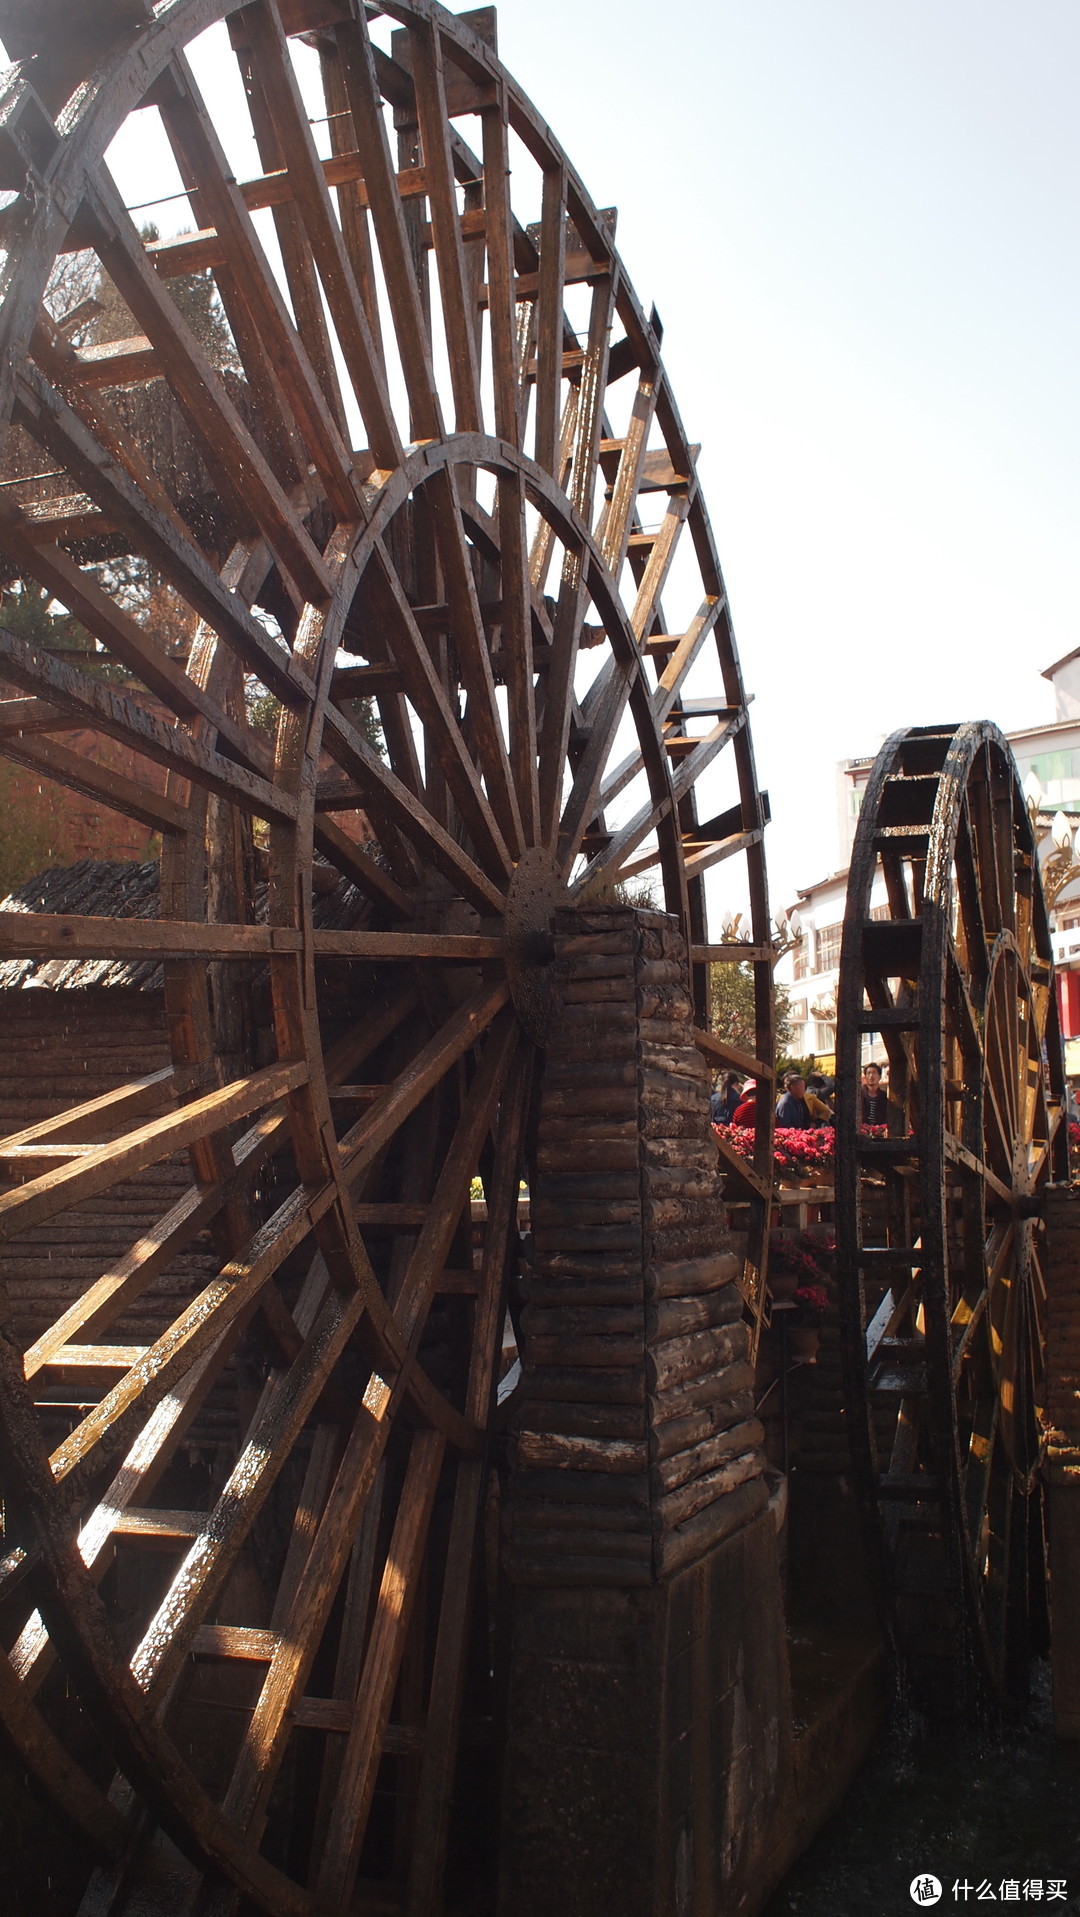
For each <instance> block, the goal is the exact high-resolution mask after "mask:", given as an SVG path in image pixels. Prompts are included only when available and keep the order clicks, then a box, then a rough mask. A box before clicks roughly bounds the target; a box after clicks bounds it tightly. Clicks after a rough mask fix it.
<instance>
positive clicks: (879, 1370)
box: [837, 724, 1067, 1696]
mask: <svg viewBox="0 0 1080 1917" xmlns="http://www.w3.org/2000/svg"><path fill="white" fill-rule="evenodd" d="M882 892H883V893H884V895H885V897H884V899H883V901H882V904H881V907H880V909H879V910H878V911H877V912H875V913H874V914H873V916H872V907H873V905H874V904H876V902H877V896H878V894H879V893H882ZM840 1002H841V1025H840V1033H839V1045H838V1066H839V1070H840V1078H841V1109H842V1111H843V1114H844V1117H843V1121H842V1123H841V1124H840V1126H839V1127H838V1137H837V1158H838V1181H839V1182H838V1213H837V1219H838V1260H839V1263H838V1269H839V1272H840V1279H841V1299H842V1308H843V1316H844V1344H845V1363H846V1369H847V1377H848V1386H849V1392H850V1401H851V1404H852V1407H853V1410H852V1444H853V1461H854V1463H855V1467H856V1471H857V1476H858V1481H859V1485H860V1491H861V1497H862V1502H863V1505H864V1510H865V1513H866V1516H867V1519H868V1523H869V1526H870V1537H871V1540H872V1545H873V1550H874V1554H875V1559H876V1562H877V1565H878V1571H879V1576H880V1579H881V1582H882V1585H883V1588H884V1591H885V1592H887V1594H888V1604H889V1612H890V1618H891V1622H892V1627H893V1630H894V1632H895V1636H896V1641H897V1649H898V1652H899V1654H900V1657H901V1659H902V1661H903V1662H904V1664H905V1666H906V1668H907V1670H908V1671H909V1673H911V1674H912V1676H913V1678H914V1680H915V1683H916V1686H917V1688H919V1689H920V1690H921V1691H922V1692H923V1694H924V1695H926V1696H931V1695H933V1693H934V1691H935V1689H937V1691H938V1694H939V1696H940V1695H942V1694H947V1695H950V1696H955V1695H956V1684H957V1682H958V1681H959V1683H960V1684H961V1686H963V1684H964V1683H965V1682H966V1681H967V1677H968V1675H969V1674H970V1671H971V1670H972V1669H973V1668H975V1667H978V1668H979V1669H981V1671H982V1674H983V1676H984V1677H985V1678H986V1679H988V1680H989V1681H990V1683H991V1684H992V1686H993V1687H994V1688H996V1689H999V1690H1000V1689H1004V1688H1007V1687H1008V1686H1010V1685H1011V1684H1012V1683H1013V1682H1015V1681H1017V1680H1018V1679H1019V1678H1020V1676H1021V1670H1022V1666H1023V1664H1024V1662H1025V1661H1026V1657H1027V1655H1028V1650H1029V1641H1030V1637H1031V1633H1032V1631H1033V1630H1034V1628H1035V1622H1036V1613H1037V1612H1038V1611H1039V1609H1040V1608H1041V1606H1042V1602H1043V1594H1042V1590H1041V1583H1042V1581H1043V1578H1044V1552H1043V1549H1042V1543H1041V1540H1042V1535H1043V1516H1042V1495H1041V1488H1040V1481H1039V1475H1038V1467H1039V1462H1040V1458H1041V1455H1042V1444H1043V1440H1042V1435H1041V1424H1040V1413H1041V1408H1042V1406H1043V1395H1044V1394H1043V1388H1042V1378H1043V1358H1044V1346H1045V1332H1044V1301H1045V1282H1044V1278H1043V1271H1042V1263H1041V1254H1040V1246H1039V1239H1040V1227H1039V1223H1038V1211H1039V1205H1040V1195H1041V1192H1042V1190H1043V1188H1044V1187H1045V1185H1046V1184H1047V1182H1048V1181H1049V1180H1050V1179H1052V1178H1056V1177H1061V1176H1062V1175H1065V1173H1066V1168H1067V1161H1066V1158H1065V1151H1066V1145H1065V1133H1064V1127H1063V1124H1062V1120H1061V1112H1062V1097H1063V1062H1062V1055H1061V1042H1060V1036H1059V1032H1058V1024H1057V1010H1056V998H1055V994H1054V987H1053V967H1052V956H1051V945H1050V936H1049V927H1048V921H1047V917H1046V910H1045V905H1044V902H1043V898H1042V891H1041V886H1040V884H1039V878H1038V862H1037V856H1036V852H1035V844H1034V839H1033V835H1032V830H1031V825H1030V821H1029V819H1028V815H1027V812H1026V808H1025V806H1024V801H1023V795H1022V792H1021V789H1020V785H1019V778H1018V775H1017V772H1016V768H1015V765H1014V763H1013V761H1012V757H1011V754H1010V752H1009V749H1008V746H1007V744H1006V742H1005V740H1004V739H1003V738H1002V736H1001V734H1000V733H998V732H997V730H996V729H995V728H994V727H992V726H989V725H986V724H981V725H967V726H962V727H960V728H959V729H958V730H957V731H956V732H955V733H954V732H952V731H951V730H950V729H948V728H939V729H931V728H927V729H925V730H923V729H920V730H914V731H908V732H901V733H896V734H894V735H893V737H892V738H891V739H889V740H888V741H887V742H886V745H885V746H884V747H883V748H882V751H881V753H880V755H879V757H878V760H877V761H876V763H875V767H874V771H873V774H872V776H871V779H870V782H869V784H868V787H867V793H866V798H865V800H864V804H863V808H862V811H861V813H860V821H859V830H858V834H857V837H856V843H855V847H854V850H853V855H852V868H851V881H850V887H849V897H848V908H847V915H846V919H845V928H844V941H843V949H842V955H841V983H840ZM871 1028H873V1029H875V1030H879V1031H880V1033H881V1037H882V1041H883V1043H884V1044H885V1046H886V1049H887V1052H888V1056H889V1067H890V1071H889V1078H890V1099H891V1101H892V1111H891V1117H890V1133H891V1135H890V1136H889V1137H888V1138H885V1139H877V1138H873V1137H870V1136H868V1135H866V1134H862V1133H861V1132H860V1129H859V1125H858V1112H859V1072H860V1061H861V1053H862V1034H863V1033H864V1032H865V1031H868V1030H870V1029H871Z"/></svg>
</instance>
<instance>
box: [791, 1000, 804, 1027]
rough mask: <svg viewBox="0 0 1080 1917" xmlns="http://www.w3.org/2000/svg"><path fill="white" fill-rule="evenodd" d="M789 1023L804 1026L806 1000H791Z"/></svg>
mask: <svg viewBox="0 0 1080 1917" xmlns="http://www.w3.org/2000/svg"><path fill="white" fill-rule="evenodd" d="M791 1022H792V1024H793V1025H805V1024H806V1000H805V999H804V998H793V999H792V1001H791Z"/></svg>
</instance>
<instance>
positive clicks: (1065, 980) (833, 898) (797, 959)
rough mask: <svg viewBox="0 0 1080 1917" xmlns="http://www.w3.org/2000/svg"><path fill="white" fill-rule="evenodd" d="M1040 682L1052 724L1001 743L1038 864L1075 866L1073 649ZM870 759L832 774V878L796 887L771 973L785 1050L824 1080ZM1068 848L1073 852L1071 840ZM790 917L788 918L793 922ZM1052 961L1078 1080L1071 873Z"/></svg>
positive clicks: (1077, 972)
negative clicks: (1016, 776) (793, 941)
mask: <svg viewBox="0 0 1080 1917" xmlns="http://www.w3.org/2000/svg"><path fill="white" fill-rule="evenodd" d="M1043 677H1044V678H1046V679H1049V681H1050V683H1051V685H1052V686H1053V688H1054V702H1055V716H1054V718H1053V719H1052V720H1050V721H1049V722H1048V723H1047V724H1046V725H1043V726H1026V727H1024V728H1023V729H1022V730H1020V731H1017V732H1011V733H1009V734H1008V735H1007V737H1008V740H1009V744H1010V745H1011V746H1012V749H1013V753H1014V755H1015V757H1016V762H1017V766H1018V767H1019V771H1020V777H1021V780H1022V781H1023V783H1024V790H1025V792H1026V793H1027V795H1028V797H1029V798H1030V799H1031V800H1032V801H1033V802H1034V803H1035V804H1036V805H1037V807H1038V811H1039V818H1040V826H1041V829H1042V832H1043V839H1042V843H1041V846H1040V852H1041V856H1042V858H1043V861H1044V863H1045V861H1046V859H1047V858H1048V857H1050V856H1051V855H1052V854H1053V852H1054V851H1055V849H1057V850H1058V851H1059V852H1062V853H1066V852H1071V854H1072V856H1073V858H1074V859H1076V860H1078V861H1080V647H1078V648H1077V649H1076V651H1075V652H1072V653H1069V654H1068V655H1067V657H1066V658H1064V659H1059V660H1058V661H1057V663H1056V664H1055V665H1052V666H1048V667H1047V668H1046V671H1045V672H1044V674H1043ZM873 764H874V758H873V755H871V756H869V757H866V758H859V759H847V760H845V761H843V762H842V763H841V764H840V765H838V766H837V768H836V792H837V828H838V831H837V836H838V842H839V850H840V857H841V860H842V865H841V869H840V870H839V871H836V872H832V873H830V874H829V876H828V877H827V878H824V879H819V880H818V881H817V882H816V884H814V885H808V886H804V887H801V888H800V890H799V892H798V895H797V897H796V899H795V901H794V903H793V904H792V905H790V906H789V907H788V908H787V917H788V923H789V927H790V928H791V929H792V930H794V929H795V927H796V925H797V926H798V927H799V929H800V933H801V936H800V938H799V942H798V944H797V945H796V946H795V947H794V949H793V950H792V951H791V952H789V953H787V954H785V956H784V958H782V959H781V960H780V962H779V964H778V965H777V968H776V976H777V982H778V983H779V984H781V985H784V986H786V987H787V989H788V991H789V992H790V994H791V1023H792V1038H791V1046H790V1049H791V1051H792V1052H793V1053H794V1054H796V1055H797V1056H800V1057H808V1056H810V1055H811V1054H812V1055H813V1056H814V1057H815V1058H816V1060H817V1062H818V1064H819V1066H820V1068H821V1069H822V1070H823V1071H825V1072H831V1071H832V1070H833V1067H834V1054H835V1049H836V988H837V983H838V980H839V971H840V940H841V935H842V932H843V923H844V906H845V899H846V894H847V865H848V861H849V859H850V856H851V847H852V843H853V841H854V837H855V827H856V824H857V822H858V817H859V811H860V808H861V806H862V800H863V794H864V792H865V789H866V784H867V780H868V779H869V777H870V773H871V770H872V768H873ZM1074 832H1076V834H1077V841H1076V844H1075V846H1074V845H1073V837H1072V835H1073V833H1074ZM870 909H871V916H872V917H877V916H879V915H880V916H881V917H883V918H884V917H886V916H887V912H888V907H887V905H886V903H885V896H884V887H883V885H882V884H881V882H880V881H878V882H877V884H876V888H875V891H874V893H873V894H872V895H871V906H870ZM792 915H794V917H793V916H792ZM1050 923H1051V929H1052V930H1053V933H1054V956H1055V960H1056V962H1057V965H1058V968H1059V979H1058V985H1059V996H1060V1001H1061V1014H1062V1030H1063V1034H1064V1037H1065V1039H1066V1065H1067V1068H1068V1070H1069V1071H1070V1072H1073V1071H1075V1072H1078V1073H1080V865H1078V877H1077V878H1076V879H1075V880H1073V881H1072V882H1071V883H1070V884H1068V885H1067V886H1065V887H1064V889H1063V890H1062V891H1061V893H1060V894H1059V896H1058V899H1057V903H1056V907H1055V908H1053V909H1052V910H1051V914H1050ZM884 1056H885V1052H884V1047H883V1046H882V1044H881V1042H880V1040H879V1039H878V1038H877V1036H876V1034H875V1035H872V1036H871V1037H869V1038H868V1039H867V1040H866V1042H865V1057H866V1058H877V1059H884Z"/></svg>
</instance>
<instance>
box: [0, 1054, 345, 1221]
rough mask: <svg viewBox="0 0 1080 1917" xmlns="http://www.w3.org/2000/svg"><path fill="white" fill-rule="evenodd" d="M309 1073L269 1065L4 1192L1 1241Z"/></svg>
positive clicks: (270, 1100)
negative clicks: (85, 1154) (54, 1169)
mask: <svg viewBox="0 0 1080 1917" xmlns="http://www.w3.org/2000/svg"><path fill="white" fill-rule="evenodd" d="M307 1075H308V1073H307V1066H306V1065H302V1064H296V1065H268V1066H267V1067H266V1068H265V1070H263V1071H261V1072H253V1073H252V1074H251V1076H250V1077H249V1078H241V1079H237V1080H236V1082H235V1083H234V1084H232V1085H225V1086H222V1087H221V1089H220V1090H218V1091H213V1092H207V1093H205V1094H204V1095H203V1097H202V1098H195V1099H192V1100H191V1102H190V1103H189V1104H187V1105H182V1106H180V1107H179V1109H178V1110H176V1111H174V1112H167V1113H166V1115H165V1117H164V1118H154V1119H151V1120H150V1121H149V1122H148V1123H147V1124H145V1125H140V1126H138V1127H137V1128H136V1129H135V1131H133V1132H129V1133H128V1134H127V1136H126V1137H124V1138H117V1139H113V1140H111V1141H110V1142H109V1143H108V1144H105V1145H98V1146H95V1148H94V1150H93V1151H92V1152H91V1153H90V1154H88V1155H87V1156H86V1157H81V1158H79V1159H78V1160H76V1161H75V1162H74V1163H72V1164H70V1165H61V1166H60V1167H59V1168H58V1169H57V1170H56V1171H52V1172H46V1173H45V1174H44V1175H43V1176H42V1177H41V1178H33V1179H31V1180H30V1181H29V1183H27V1184H25V1185H19V1186H18V1187H17V1188H16V1189H15V1190H14V1191H9V1192H4V1193H3V1194H0V1239H5V1238H11V1237H13V1236H14V1235H15V1233H16V1232H21V1231H31V1230H33V1228H34V1226H36V1225H41V1224H44V1223H45V1221H46V1220H47V1219H49V1218H54V1217H55V1216H56V1213H57V1212H58V1211H64V1210H66V1209H67V1207H68V1206H69V1205H77V1204H81V1203H83V1202H84V1201H85V1200H86V1199H87V1198H93V1197H96V1195H97V1194H98V1193H99V1192H103V1191H108V1190H109V1189H110V1188H111V1187H112V1186H113V1185H116V1184H119V1183H120V1182H121V1180H122V1179H125V1178H130V1177H132V1176H133V1175H134V1173H135V1172H138V1171H143V1170H145V1168H146V1167H147V1166H148V1165H156V1164H159V1163H160V1162H161V1160H162V1159H163V1158H168V1157H169V1156H170V1155H171V1154H172V1153H173V1152H177V1151H182V1150H183V1148H184V1147H185V1146H186V1145H189V1144H191V1143H192V1141H193V1140H195V1139H197V1138H205V1137H207V1136H208V1135H209V1134H210V1133H211V1132H214V1131H222V1130H224V1128H225V1127H226V1126H227V1125H231V1124H233V1123H234V1122H235V1121H236V1119H238V1118H246V1117H247V1116H248V1114H249V1113H251V1112H254V1111H258V1110H259V1109H260V1108H261V1107H263V1106H266V1105H272V1104H275V1103H276V1102H277V1101H278V1100H279V1099H281V1098H284V1097H285V1096H286V1094H287V1093H289V1092H291V1091H295V1089H296V1087H297V1086H299V1085H303V1084H306V1082H307Z"/></svg>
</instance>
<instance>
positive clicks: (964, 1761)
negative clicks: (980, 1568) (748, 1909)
mask: <svg viewBox="0 0 1080 1917" xmlns="http://www.w3.org/2000/svg"><path fill="white" fill-rule="evenodd" d="M927 1876H933V1877H936V1878H937V1879H938V1880H939V1882H940V1884H941V1887H942V1890H941V1896H940V1898H939V1899H937V1900H936V1901H935V1902H934V1904H933V1906H931V1905H930V1904H929V1901H927V1902H925V1903H922V1904H921V1905H920V1903H919V1902H917V1901H916V1900H915V1899H914V1898H913V1897H912V1895H911V1889H910V1887H911V1885H912V1883H913V1881H915V1880H916V1879H921V1878H925V1877H927ZM1062 1884H1063V1885H1064V1891H1065V1895H1064V1898H1062V1897H1061V1895H1060V1894H1059V1890H1058V1887H1059V1886H1061V1885H1062ZM965 1885H966V1886H967V1889H966V1891H965ZM1051 1886H1053V1894H1051ZM954 1887H955V1889H954ZM992 1903H993V1904H1001V1903H1010V1904H1011V1903H1015V1904H1016V1905H1017V1906H1018V1908H1020V1907H1022V1908H1024V1909H1027V1910H1032V1909H1034V1908H1036V1907H1038V1908H1040V1909H1045V1910H1046V1913H1047V1917H1052V1913H1054V1912H1066V1911H1070V1912H1077V1911H1080V1745H1075V1744H1073V1745H1069V1744H1062V1743H1059V1742H1058V1741H1057V1740H1056V1739H1055V1738H1054V1736H1053V1732H1052V1728H1051V1716H1050V1674H1049V1668H1048V1666H1046V1665H1043V1664H1040V1665H1037V1666H1036V1667H1035V1672H1034V1676H1033V1681H1032V1690H1031V1696H1030V1699H1029V1700H1028V1702H1027V1704H1026V1705H1025V1706H1024V1707H1023V1708H1022V1709H1017V1710H1016V1712H1015V1713H1014V1715H1013V1716H1012V1718H1011V1720H1009V1721H1001V1722H999V1723H997V1724H995V1725H993V1726H988V1727H985V1728H982V1729H979V1730H967V1731H960V1732H956V1733H953V1734H950V1735H947V1736H946V1735H943V1734H941V1733H940V1732H937V1733H936V1734H931V1733H930V1732H929V1731H928V1730H927V1728H926V1726H925V1724H923V1723H922V1722H920V1721H919V1720H917V1719H915V1718H914V1717H913V1716H911V1715H910V1714H905V1713H904V1712H903V1711H902V1710H898V1711H897V1713H896V1715H895V1718H894V1722H893V1724H892V1725H891V1727H890V1729H889V1730H888V1731H887V1732H886V1733H885V1735H884V1736H883V1737H882V1739H881V1741H880V1742H879V1744H878V1746H877V1748H876V1750H875V1751H874V1753H873V1755H872V1756H871V1758H870V1759H869V1761H868V1763H867V1764H866V1766H865V1767H864V1769H863V1770H862V1772H861V1773H860V1775H859V1777H858V1778H857V1780H856V1782H855V1784H854V1785H853V1787H852V1789H851V1790H850V1791H849V1793H848V1795H847V1797H846V1799H845V1800H844V1803H843V1805H842V1806H841V1808H840V1810H839V1811H838V1812H837V1814H836V1815H835V1817H833V1818H832V1819H831V1820H830V1822H829V1823H828V1824H827V1825H826V1826H825V1828H824V1829H823V1830H822V1831H821V1832H820V1834H819V1835H818V1837H817V1838H816V1839H815V1840H814V1842H813V1844H812V1845H811V1846H810V1848H809V1850H807V1851H806V1852H805V1853H804V1855H803V1856H802V1857H801V1858H800V1860H799V1862H798V1864H797V1865H796V1866H795V1868H794V1870H792V1871H791V1873H790V1874H789V1876H788V1877H787V1878H786V1879H785V1880H784V1882H783V1884H781V1886H780V1888H779V1889H778V1890H777V1891H776V1892H775V1893H774V1895H773V1897H772V1898H771V1899H770V1901H769V1903H768V1904H767V1905H766V1907H765V1910H764V1911H763V1913H762V1917H910V1914H911V1913H912V1912H914V1911H915V1910H917V1909H918V1908H920V1907H921V1908H924V1909H925V1908H930V1907H933V1908H934V1909H935V1910H936V1912H938V1913H942V1914H943V1913H948V1917H952V1913H953V1912H954V1911H960V1910H965V1909H970V1910H972V1911H974V1910H975V1909H977V1908H978V1909H981V1910H986V1909H987V1907H988V1906H989V1905H990V1904H992Z"/></svg>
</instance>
